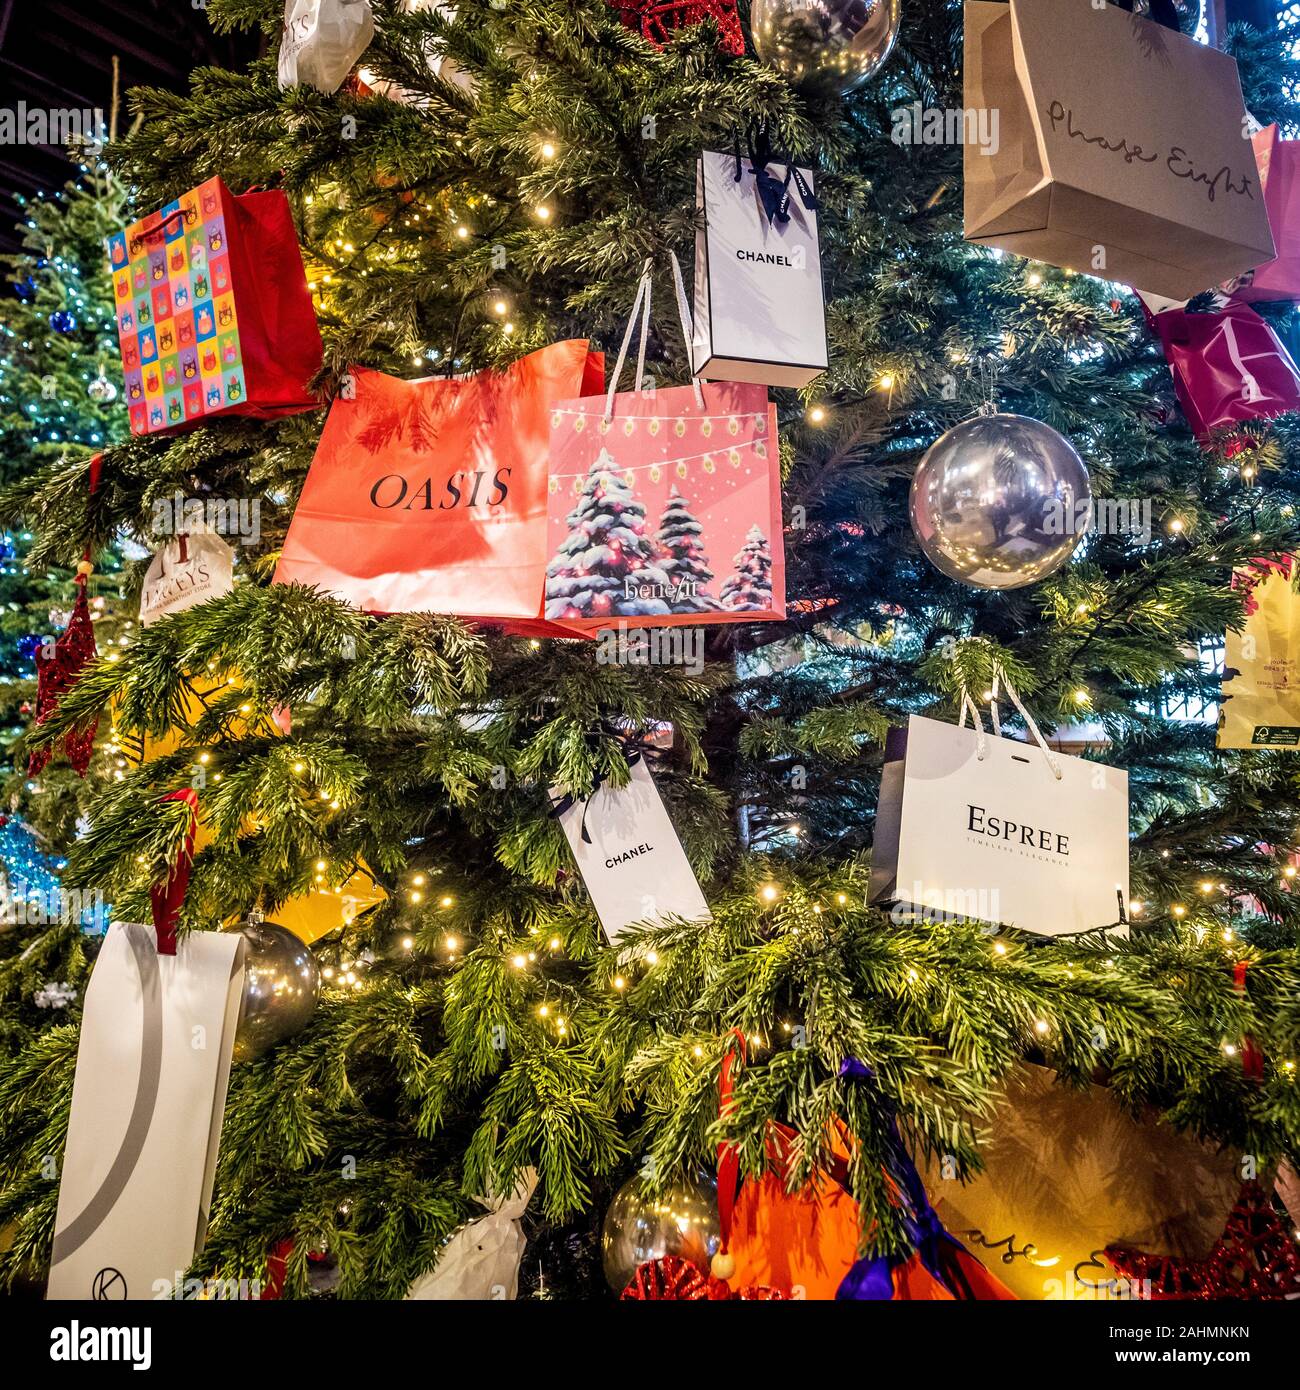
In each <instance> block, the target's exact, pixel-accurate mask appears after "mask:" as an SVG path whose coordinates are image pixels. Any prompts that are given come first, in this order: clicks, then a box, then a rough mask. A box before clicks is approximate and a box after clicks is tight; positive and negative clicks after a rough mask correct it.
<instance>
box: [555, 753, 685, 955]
mask: <svg viewBox="0 0 1300 1390" xmlns="http://www.w3.org/2000/svg"><path fill="white" fill-rule="evenodd" d="M630 771H631V781H629V782H628V784H627V786H625V787H618V788H614V787H611V786H609V784H608V783H603V784H602V785H601V786H599V787H597V788H596V790H595V791H594V792H592V794H591V796H590V797H588V798H587V799H586V800H578V799H576V798H571V797H564V798H562V799H560V800H559V801H558V802H557V805H556V816H557V818H558V820H559V822H560V825H561V826H562V828H563V830H564V834H565V838H566V839H567V840H568V842H569V848H570V849H572V851H573V857H574V859H576V860H577V862H578V871H579V872H580V873H581V874H582V881H583V882H584V883H585V884H586V885H587V892H588V893H590V894H591V901H592V902H593V903H594V904H595V907H596V915H597V916H598V917H599V918H600V924H601V926H602V927H604V929H605V935H606V936H607V937H609V939H610V940H611V941H617V940H618V937H619V934H620V933H621V932H622V931H623V929H624V928H625V927H629V926H631V925H632V924H633V923H634V922H662V921H664V920H665V919H666V918H669V917H684V918H686V919H687V920H688V921H700V920H704V919H707V918H708V916H709V905H708V903H706V902H705V901H704V894H703V893H702V892H701V891H700V885H699V883H698V881H697V880H696V877H695V874H694V871H693V870H692V869H691V865H690V861H689V860H688V859H687V858H686V851H685V850H683V849H682V842H681V841H680V840H679V839H678V838H677V831H676V830H674V829H673V823H672V821H671V820H669V818H668V812H667V810H666V809H665V807H664V803H663V800H662V798H661V797H660V795H659V789H658V788H657V787H656V786H655V784H654V778H653V777H651V776H650V771H649V769H648V768H647V767H646V765H645V760H644V759H643V758H641V757H639V756H637V755H636V754H633V755H632V762H631V768H630ZM552 795H554V793H552Z"/></svg>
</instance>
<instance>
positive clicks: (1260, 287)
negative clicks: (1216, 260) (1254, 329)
mask: <svg viewBox="0 0 1300 1390" xmlns="http://www.w3.org/2000/svg"><path fill="white" fill-rule="evenodd" d="M1254 146H1255V162H1256V164H1258V165H1259V181H1260V187H1261V188H1262V189H1263V192H1264V206H1265V207H1266V208H1267V209H1268V222H1269V227H1270V228H1271V229H1272V232H1273V244H1274V246H1275V247H1276V248H1277V259H1276V260H1272V261H1265V262H1264V264H1263V265H1261V266H1257V267H1256V268H1255V269H1254V270H1248V271H1247V272H1246V273H1245V274H1244V275H1240V276H1238V277H1237V278H1236V279H1235V280H1229V281H1228V282H1227V283H1226V284H1225V285H1223V287H1222V288H1223V289H1224V290H1225V291H1226V292H1227V293H1228V294H1231V295H1232V296H1233V298H1234V299H1240V300H1242V301H1243V302H1245V303H1247V304H1258V303H1261V302H1263V301H1265V300H1288V299H1300V140H1283V139H1282V135H1281V132H1280V131H1279V130H1278V128H1277V126H1275V125H1270V126H1265V127H1264V129H1263V130H1261V131H1257V132H1256V134H1255V137H1254Z"/></svg>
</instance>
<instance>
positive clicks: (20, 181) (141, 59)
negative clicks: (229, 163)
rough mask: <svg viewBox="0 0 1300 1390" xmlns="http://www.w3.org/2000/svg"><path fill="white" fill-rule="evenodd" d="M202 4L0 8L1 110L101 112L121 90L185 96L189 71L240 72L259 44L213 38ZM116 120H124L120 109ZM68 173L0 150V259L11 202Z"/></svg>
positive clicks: (245, 37)
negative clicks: (117, 78) (117, 81)
mask: <svg viewBox="0 0 1300 1390" xmlns="http://www.w3.org/2000/svg"><path fill="white" fill-rule="evenodd" d="M200 6H201V0H0V107H6V108H9V109H15V108H16V107H17V106H18V103H19V102H25V103H26V104H27V107H28V109H29V110H30V109H31V108H33V107H45V108H53V109H67V108H72V109H74V110H83V109H86V108H90V109H92V110H93V109H95V108H96V107H98V108H100V109H101V110H103V112H104V113H105V115H106V116H107V114H108V111H109V109H110V106H111V104H112V95H113V58H114V56H115V55H116V57H117V58H118V59H119V60H120V64H121V86H122V91H123V92H124V93H125V92H126V91H127V89H128V88H131V87H138V86H149V87H167V88H170V89H172V90H173V91H184V90H186V87H187V86H188V82H187V77H188V74H189V72H190V70H191V69H192V68H196V67H200V66H203V65H205V64H206V65H209V66H212V65H215V66H217V67H228V68H239V67H243V66H244V65H245V64H246V63H247V62H248V61H249V60H250V59H251V58H253V57H255V56H256V54H257V52H258V50H259V46H260V44H261V42H262V39H261V35H259V34H226V35H219V34H214V33H213V32H212V30H211V28H210V27H209V25H208V18H207V14H206V13H205V12H204V10H203V9H202V8H201V7H200ZM122 119H123V121H124V122H125V121H126V120H127V119H128V115H127V110H126V105H125V102H124V103H123V107H122ZM74 172H75V167H74V166H73V165H72V164H71V163H70V162H69V161H68V160H67V158H66V157H65V155H64V153H63V151H62V150H61V149H58V148H56V147H52V146H49V145H27V144H22V145H19V144H6V145H0V250H5V251H9V250H13V249H14V248H15V247H16V246H17V244H18V243H17V238H16V236H15V234H14V223H15V222H17V221H18V218H19V210H18V206H17V204H16V203H15V201H14V195H15V194H16V193H18V194H25V195H27V196H31V195H32V194H34V193H36V192H38V191H39V190H41V189H44V190H45V191H46V192H52V191H53V190H55V189H58V188H61V187H62V186H63V184H64V183H65V182H66V181H67V180H68V179H69V178H70V177H72V175H73V173H74Z"/></svg>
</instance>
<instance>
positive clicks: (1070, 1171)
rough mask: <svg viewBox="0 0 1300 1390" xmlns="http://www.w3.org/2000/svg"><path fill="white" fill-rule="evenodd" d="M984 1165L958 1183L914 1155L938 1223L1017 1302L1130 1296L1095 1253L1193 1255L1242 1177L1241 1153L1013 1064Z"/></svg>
mask: <svg viewBox="0 0 1300 1390" xmlns="http://www.w3.org/2000/svg"><path fill="white" fill-rule="evenodd" d="M983 1128H984V1137H983V1140H982V1142H981V1145H980V1155H981V1157H982V1158H983V1160H984V1165H985V1166H984V1170H983V1172H981V1173H979V1174H978V1175H977V1176H975V1177H973V1178H972V1179H971V1180H970V1181H969V1182H967V1183H962V1182H961V1181H960V1180H959V1179H958V1178H956V1177H955V1176H954V1175H953V1174H952V1171H951V1170H950V1169H947V1168H946V1167H945V1165H944V1162H943V1156H942V1155H930V1156H926V1157H921V1156H920V1155H918V1161H919V1162H920V1167H921V1173H922V1176H923V1177H924V1180H925V1184H926V1187H927V1189H928V1190H929V1193H930V1198H931V1200H932V1201H933V1202H934V1205H935V1208H936V1210H937V1211H938V1213H939V1216H940V1218H941V1219H942V1221H943V1223H944V1225H945V1226H946V1227H947V1228H948V1230H950V1231H951V1232H952V1233H953V1235H954V1236H956V1237H957V1239H958V1240H960V1241H962V1242H964V1243H965V1244H966V1245H968V1246H969V1247H970V1249H971V1250H972V1251H973V1252H974V1253H975V1254H977V1255H979V1256H980V1257H981V1258H982V1259H984V1260H986V1261H988V1262H989V1264H990V1265H994V1266H995V1267H996V1269H997V1272H998V1274H999V1276H1000V1277H1001V1278H1002V1279H1003V1281H1004V1282H1005V1283H1006V1284H1007V1285H1009V1286H1010V1288H1011V1289H1012V1290H1013V1291H1014V1292H1015V1294H1016V1295H1017V1296H1018V1297H1020V1298H1025V1299H1100V1300H1105V1301H1110V1300H1115V1299H1125V1298H1132V1297H1134V1292H1133V1290H1132V1289H1130V1288H1128V1287H1127V1285H1126V1283H1125V1281H1123V1280H1122V1279H1119V1278H1118V1277H1117V1276H1116V1273H1115V1271H1114V1270H1113V1269H1112V1268H1111V1267H1110V1265H1109V1264H1107V1263H1105V1262H1104V1260H1103V1257H1102V1252H1103V1250H1104V1249H1105V1248H1106V1247H1107V1246H1108V1245H1112V1244H1132V1245H1136V1246H1141V1247H1143V1248H1145V1249H1152V1250H1158V1251H1161V1252H1163V1253H1166V1254H1170V1255H1181V1256H1191V1255H1202V1254H1204V1253H1206V1252H1207V1251H1208V1250H1209V1248H1210V1246H1211V1245H1212V1244H1213V1242H1214V1240H1215V1239H1216V1238H1217V1236H1218V1235H1219V1232H1220V1230H1221V1229H1222V1225H1223V1215H1224V1213H1225V1212H1226V1211H1227V1210H1228V1208H1229V1207H1230V1206H1231V1205H1232V1203H1233V1200H1234V1198H1235V1197H1236V1195H1237V1189H1238V1187H1239V1185H1240V1182H1241V1176H1240V1170H1239V1168H1238V1164H1239V1162H1240V1158H1239V1156H1234V1155H1233V1154H1232V1153H1230V1152H1222V1153H1216V1152H1215V1151H1214V1149H1213V1148H1211V1147H1210V1146H1209V1145H1206V1144H1202V1143H1200V1142H1198V1141H1197V1140H1195V1139H1193V1138H1191V1137H1189V1136H1187V1135H1183V1134H1178V1133H1176V1132H1175V1131H1174V1130H1173V1129H1172V1128H1171V1127H1170V1126H1169V1125H1167V1124H1163V1123H1161V1122H1160V1118H1159V1116H1158V1115H1156V1114H1155V1113H1154V1112H1148V1113H1145V1114H1141V1115H1138V1116H1134V1115H1131V1114H1130V1113H1129V1112H1128V1111H1127V1110H1126V1109H1125V1108H1123V1107H1122V1106H1121V1105H1120V1104H1119V1103H1118V1101H1117V1100H1116V1099H1115V1097H1114V1096H1113V1095H1112V1094H1111V1093H1110V1092H1109V1091H1108V1090H1107V1089H1106V1088H1105V1087H1104V1086H1087V1087H1085V1088H1084V1089H1083V1090H1078V1089H1075V1088H1074V1087H1071V1086H1064V1085H1060V1084H1058V1083H1057V1081H1056V1078H1055V1076H1054V1075H1053V1073H1052V1072H1050V1071H1048V1070H1047V1069H1046V1068H1044V1067H1035V1066H1028V1065H1025V1066H1022V1067H1019V1068H1017V1070H1016V1071H1015V1072H1013V1073H1012V1075H1011V1076H1010V1078H1009V1079H1008V1082H1007V1086H1006V1090H1005V1095H1004V1098H1003V1100H1002V1102H1001V1104H1000V1105H999V1106H998V1108H997V1110H996V1111H995V1112H994V1114H993V1116H992V1119H991V1121H989V1122H987V1123H986V1124H985V1125H984V1127H983Z"/></svg>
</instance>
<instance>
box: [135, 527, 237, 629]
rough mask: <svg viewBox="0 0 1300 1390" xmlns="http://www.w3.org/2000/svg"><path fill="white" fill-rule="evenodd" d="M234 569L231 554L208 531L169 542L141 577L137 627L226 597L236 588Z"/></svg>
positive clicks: (217, 538) (179, 537)
mask: <svg viewBox="0 0 1300 1390" xmlns="http://www.w3.org/2000/svg"><path fill="white" fill-rule="evenodd" d="M234 566H235V556H234V552H233V551H232V550H231V548H230V547H229V546H228V545H227V544H226V543H225V541H223V540H222V539H221V537H220V536H215V535H213V534H212V533H211V532H210V531H192V532H189V533H188V534H186V535H182V536H177V537H176V539H175V540H172V541H168V542H167V544H166V545H165V546H163V548H162V549H161V550H160V551H159V552H158V553H157V554H156V555H155V556H154V557H153V560H152V562H151V563H150V565H149V570H148V573H147V574H146V575H145V577H144V587H143V588H142V589H141V591H140V626H141V627H148V626H149V624H150V623H156V622H157V621H158V619H159V618H165V617H166V616H167V615H168V614H169V613H183V612H184V611H185V610H186V609H187V608H193V607H195V605H196V604H200V603H206V602H207V601H208V600H209V599H211V598H220V597H221V596H222V595H223V594H228V593H229V592H230V591H231V589H233V588H234V585H235V579H234Z"/></svg>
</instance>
